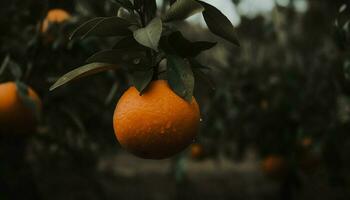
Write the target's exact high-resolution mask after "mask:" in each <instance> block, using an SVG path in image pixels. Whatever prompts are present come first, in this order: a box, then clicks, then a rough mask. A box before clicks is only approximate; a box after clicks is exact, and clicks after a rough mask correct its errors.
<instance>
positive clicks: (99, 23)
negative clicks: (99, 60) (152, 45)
mask: <svg viewBox="0 0 350 200" xmlns="http://www.w3.org/2000/svg"><path fill="white" fill-rule="evenodd" d="M129 26H131V23H130V22H129V21H127V20H125V19H123V18H120V17H98V18H94V19H91V20H89V21H87V22H85V23H84V24H82V25H81V26H79V27H78V28H77V29H76V30H75V31H74V32H73V33H72V35H71V36H70V39H74V38H80V39H83V38H85V37H87V36H101V37H104V36H122V35H127V34H130V33H131V31H130V30H129V29H128V27H129Z"/></svg>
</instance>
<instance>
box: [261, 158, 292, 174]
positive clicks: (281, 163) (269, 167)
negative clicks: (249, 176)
mask: <svg viewBox="0 0 350 200" xmlns="http://www.w3.org/2000/svg"><path fill="white" fill-rule="evenodd" d="M286 167H287V166H286V161H285V160H284V158H283V157H282V156H279V155H270V156H268V157H266V158H265V159H264V160H263V162H262V170H263V172H264V173H265V175H267V176H270V177H272V178H280V177H282V176H283V175H284V174H285V173H286Z"/></svg>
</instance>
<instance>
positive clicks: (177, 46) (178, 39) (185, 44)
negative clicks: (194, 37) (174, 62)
mask: <svg viewBox="0 0 350 200" xmlns="http://www.w3.org/2000/svg"><path fill="white" fill-rule="evenodd" d="M215 45H216V42H206V41H197V42H191V41H189V40H187V39H186V38H185V37H184V36H183V35H182V34H181V32H180V31H176V32H173V33H171V34H170V35H168V36H163V37H162V39H161V42H160V46H161V48H162V49H163V50H164V51H165V52H167V53H168V54H177V55H180V56H182V57H185V58H188V57H196V56H197V55H199V54H200V53H201V52H202V51H205V50H208V49H211V48H212V47H214V46H215Z"/></svg>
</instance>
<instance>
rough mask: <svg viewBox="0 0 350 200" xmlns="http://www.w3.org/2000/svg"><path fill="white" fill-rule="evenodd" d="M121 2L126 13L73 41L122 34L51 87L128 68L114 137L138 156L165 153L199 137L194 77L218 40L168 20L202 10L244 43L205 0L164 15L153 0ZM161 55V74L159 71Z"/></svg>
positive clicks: (214, 27) (91, 24)
mask: <svg viewBox="0 0 350 200" xmlns="http://www.w3.org/2000/svg"><path fill="white" fill-rule="evenodd" d="M116 4H117V5H118V6H120V7H122V9H125V10H126V11H127V13H126V17H124V18H122V17H119V16H113V17H98V18H94V19H91V20H89V21H87V22H85V23H84V24H82V25H81V26H79V27H78V28H77V29H76V30H75V31H74V32H73V33H72V35H71V39H74V38H80V39H84V38H87V37H88V36H101V37H111V36H117V37H118V39H117V40H116V42H115V45H114V46H113V47H112V49H108V50H103V51H101V52H98V53H96V54H94V55H93V56H91V57H90V58H88V59H87V63H88V64H87V65H85V66H82V67H80V68H77V69H75V70H73V71H71V72H69V73H67V74H66V75H64V76H63V77H61V78H60V79H59V80H58V81H57V82H56V83H55V84H54V85H53V86H52V87H51V90H53V89H56V88H57V87H59V86H61V85H63V84H66V83H68V82H70V81H72V80H75V79H77V78H81V77H83V76H87V75H91V74H94V73H97V72H101V71H105V70H110V69H116V68H122V69H124V70H126V71H127V72H128V74H129V76H130V78H131V80H132V83H133V87H131V88H130V89H129V90H128V91H127V92H126V93H125V94H124V95H123V96H122V97H121V99H120V101H119V102H118V105H117V107H116V110H115V114H114V128H115V133H116V136H117V138H118V140H119V142H120V144H121V145H122V146H123V147H124V148H126V149H127V150H129V151H130V152H132V153H134V154H135V155H137V156H140V157H144V158H151V159H161V158H167V157H169V156H172V155H174V154H176V153H178V152H180V151H181V150H183V149H184V148H185V147H187V146H188V145H189V144H190V143H191V142H192V141H193V140H194V139H195V136H196V133H197V131H198V126H199V120H200V115H199V109H198V105H197V103H196V100H195V99H194V97H193V90H194V82H195V75H194V74H195V73H203V71H202V70H203V69H205V68H206V67H205V66H204V65H202V64H200V63H199V62H198V61H197V60H196V59H195V57H196V56H197V55H198V54H200V53H201V52H202V51H205V50H208V49H210V48H212V47H213V46H215V44H216V43H215V42H207V41H195V42H192V41H189V40H188V39H186V38H185V36H184V35H183V34H182V33H181V32H180V31H178V30H177V29H176V26H174V25H173V24H172V23H171V22H174V21H179V20H184V19H186V18H187V17H189V16H191V15H193V14H195V13H198V12H202V14H203V17H204V19H205V21H206V23H207V25H208V27H209V29H210V30H211V31H212V32H213V33H214V34H216V35H218V36H221V37H222V38H224V39H226V40H228V41H230V42H232V43H233V44H235V45H239V43H238V40H237V38H236V34H235V31H234V27H233V25H232V24H231V22H230V21H229V20H228V19H227V18H226V17H225V16H224V15H223V14H222V13H221V12H220V11H219V10H218V9H216V8H215V7H214V6H212V5H210V4H207V3H205V2H202V1H196V0H178V1H172V2H170V4H171V5H170V8H169V9H168V10H167V11H166V12H165V13H164V14H163V15H162V16H158V15H157V6H156V1H153V0H152V1H147V2H146V1H143V0H136V1H134V3H131V2H130V1H127V0H125V1H124V0H123V1H122V0H120V1H116ZM163 60H166V67H165V70H164V71H162V70H161V69H160V63H161V62H162V61H163ZM164 79H165V80H166V81H160V80H164Z"/></svg>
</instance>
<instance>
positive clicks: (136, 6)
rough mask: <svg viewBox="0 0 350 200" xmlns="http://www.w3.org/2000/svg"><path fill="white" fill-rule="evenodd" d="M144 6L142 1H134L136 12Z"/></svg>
mask: <svg viewBox="0 0 350 200" xmlns="http://www.w3.org/2000/svg"><path fill="white" fill-rule="evenodd" d="M141 6H142V0H134V7H135V9H136V10H138V9H140V8H141Z"/></svg>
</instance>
